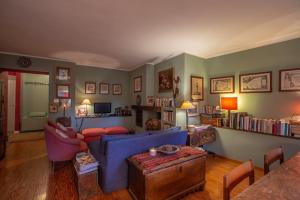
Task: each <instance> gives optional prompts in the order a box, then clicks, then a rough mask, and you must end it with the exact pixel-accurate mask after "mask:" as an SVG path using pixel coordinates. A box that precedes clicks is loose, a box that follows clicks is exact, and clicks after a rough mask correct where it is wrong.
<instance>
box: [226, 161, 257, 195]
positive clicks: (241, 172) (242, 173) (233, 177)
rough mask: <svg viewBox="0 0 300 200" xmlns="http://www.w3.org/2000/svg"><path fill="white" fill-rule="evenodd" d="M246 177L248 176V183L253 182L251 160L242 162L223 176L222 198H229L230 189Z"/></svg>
mask: <svg viewBox="0 0 300 200" xmlns="http://www.w3.org/2000/svg"><path fill="white" fill-rule="evenodd" d="M247 177H249V185H252V184H253V183H254V167H253V163H252V160H249V161H247V162H244V163H243V164H241V165H239V166H237V167H236V168H234V169H233V170H232V171H231V172H229V174H227V175H225V176H224V180H223V184H224V185H223V186H224V187H223V200H229V199H230V191H231V190H232V189H233V188H234V187H235V186H236V185H237V184H239V183H240V182H241V181H242V180H244V179H245V178H247Z"/></svg>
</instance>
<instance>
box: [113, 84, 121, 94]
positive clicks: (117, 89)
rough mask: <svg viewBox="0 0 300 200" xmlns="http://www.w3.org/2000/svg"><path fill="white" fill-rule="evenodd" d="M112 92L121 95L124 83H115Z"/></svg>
mask: <svg viewBox="0 0 300 200" xmlns="http://www.w3.org/2000/svg"><path fill="white" fill-rule="evenodd" d="M112 91H113V92H112V93H113V95H121V94H122V85H121V84H113V85H112Z"/></svg>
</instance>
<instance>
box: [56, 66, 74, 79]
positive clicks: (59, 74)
mask: <svg viewBox="0 0 300 200" xmlns="http://www.w3.org/2000/svg"><path fill="white" fill-rule="evenodd" d="M70 79H71V76H70V68H67V67H56V80H59V81H68V80H70Z"/></svg>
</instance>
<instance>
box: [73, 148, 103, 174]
mask: <svg viewBox="0 0 300 200" xmlns="http://www.w3.org/2000/svg"><path fill="white" fill-rule="evenodd" d="M98 165H99V163H98V161H97V160H96V159H95V158H94V156H93V155H92V154H90V153H86V152H80V153H77V154H76V158H75V168H76V170H77V171H78V173H79V174H80V173H87V172H90V171H93V170H96V169H97V168H98Z"/></svg>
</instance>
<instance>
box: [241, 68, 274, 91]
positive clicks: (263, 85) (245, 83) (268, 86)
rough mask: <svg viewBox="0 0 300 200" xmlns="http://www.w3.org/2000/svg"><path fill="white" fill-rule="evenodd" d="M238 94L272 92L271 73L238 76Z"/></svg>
mask: <svg viewBox="0 0 300 200" xmlns="http://www.w3.org/2000/svg"><path fill="white" fill-rule="evenodd" d="M239 84H240V93H265V92H272V72H260V73H251V74H240V83H239Z"/></svg>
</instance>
